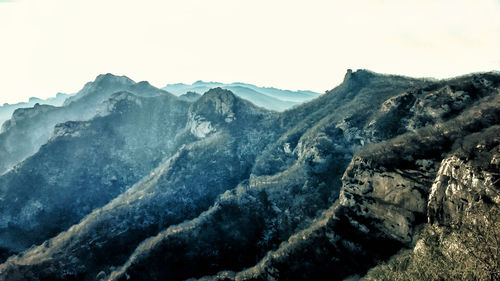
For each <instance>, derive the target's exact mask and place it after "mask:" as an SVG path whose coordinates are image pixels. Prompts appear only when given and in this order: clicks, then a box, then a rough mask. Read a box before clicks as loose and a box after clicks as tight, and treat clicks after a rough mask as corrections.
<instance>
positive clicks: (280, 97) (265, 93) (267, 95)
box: [163, 81, 319, 111]
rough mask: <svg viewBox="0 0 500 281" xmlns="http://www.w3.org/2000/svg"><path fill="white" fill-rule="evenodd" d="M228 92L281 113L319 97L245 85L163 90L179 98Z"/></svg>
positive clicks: (198, 84)
mask: <svg viewBox="0 0 500 281" xmlns="http://www.w3.org/2000/svg"><path fill="white" fill-rule="evenodd" d="M216 87H219V88H223V89H226V90H230V91H231V92H233V93H234V94H235V95H237V96H239V97H241V98H244V99H246V100H248V101H250V102H252V103H253V104H255V105H257V106H261V107H264V108H267V109H271V110H276V111H283V110H286V109H289V108H291V107H292V106H295V105H298V104H301V103H303V102H307V101H310V100H312V99H314V98H316V97H318V96H319V94H318V93H315V92H312V91H289V90H281V89H276V88H267V87H258V86H255V85H252V84H246V83H231V84H223V83H218V82H203V81H197V82H195V83H193V84H191V85H188V84H183V83H177V84H168V85H167V86H165V87H164V88H163V89H164V90H166V91H168V92H171V93H173V94H174V95H177V96H180V95H183V94H186V93H188V92H194V93H198V94H202V93H204V92H206V91H208V90H209V89H211V88H216Z"/></svg>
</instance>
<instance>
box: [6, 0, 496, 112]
mask: <svg viewBox="0 0 500 281" xmlns="http://www.w3.org/2000/svg"><path fill="white" fill-rule="evenodd" d="M347 68H352V69H358V68H366V69H370V70H373V71H376V72H382V73H397V74H404V75H410V76H417V77H436V78H444V77H451V76H455V75H460V74H465V73H470V72H477V71H488V70H499V69H500V1H499V0H473V1H472V0H444V1H440V0H419V1H402V0H364V1H362V0H353V1H345V0H342V1H333V0H325V1H319V0H307V1H306V0H304V1H293V0H282V1H281V0H280V1H273V0H248V1H243V0H211V1H208V0H182V1H181V0H179V1H153V0H141V1H139V0H136V1H126V0H125V1H124V0H116V1H115V0H110V1H106V0H80V1H72V0H59V1H58V0H19V1H12V0H10V1H6V0H0V104H3V103H4V102H9V103H14V102H18V101H24V100H27V98H28V97H31V96H37V97H44V98H45V97H50V96H55V94H56V93H57V92H66V93H74V92H76V91H78V90H79V89H80V88H81V87H82V86H83V85H84V83H85V82H87V81H90V80H93V79H94V78H95V76H97V75H98V74H100V73H107V72H111V73H114V74H120V75H127V76H129V77H130V78H132V79H134V80H136V81H141V80H148V81H149V82H150V83H152V84H153V85H155V86H157V87H162V86H164V85H165V84H167V83H175V82H185V83H192V82H194V81H196V80H205V81H220V82H236V81H239V82H249V83H254V84H257V85H261V86H274V87H279V88H286V89H311V90H315V91H319V92H324V91H325V90H327V89H331V88H333V87H334V86H336V85H337V84H339V83H340V82H341V81H342V79H343V76H344V74H345V71H346V69H347Z"/></svg>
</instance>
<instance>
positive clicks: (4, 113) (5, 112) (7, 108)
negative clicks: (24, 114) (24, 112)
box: [0, 93, 71, 125]
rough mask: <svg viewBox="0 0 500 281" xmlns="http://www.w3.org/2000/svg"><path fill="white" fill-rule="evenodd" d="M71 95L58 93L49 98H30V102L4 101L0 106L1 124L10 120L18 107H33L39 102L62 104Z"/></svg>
mask: <svg viewBox="0 0 500 281" xmlns="http://www.w3.org/2000/svg"><path fill="white" fill-rule="evenodd" d="M70 96H71V95H68V94H63V93H57V95H56V96H55V97H53V98H48V99H39V98H30V99H29V101H28V102H20V103H16V104H8V103H4V104H3V105H2V106H0V125H1V124H3V123H4V122H5V121H7V120H9V119H10V117H11V116H12V113H13V112H14V111H15V110H16V109H18V108H26V107H33V106H35V104H37V103H38V104H47V105H53V106H61V105H62V104H63V103H64V101H65V100H66V99H67V98H68V97H70Z"/></svg>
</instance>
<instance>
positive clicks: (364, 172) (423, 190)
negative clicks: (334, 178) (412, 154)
mask: <svg viewBox="0 0 500 281" xmlns="http://www.w3.org/2000/svg"><path fill="white" fill-rule="evenodd" d="M436 169H437V163H436V162H435V161H433V160H426V159H424V160H417V163H416V165H415V167H414V168H412V169H404V170H401V169H394V170H388V169H386V168H385V167H373V165H371V163H369V162H366V161H364V160H363V159H360V158H358V157H355V158H354V159H353V160H352V162H351V164H350V165H349V167H348V168H347V170H346V172H345V174H344V176H343V178H342V180H343V183H344V185H343V188H342V191H341V193H340V198H339V200H340V201H339V202H340V205H341V206H343V207H345V208H349V209H350V210H351V212H352V214H354V216H353V218H352V221H351V223H352V224H353V225H357V226H359V231H361V232H367V231H368V228H366V226H364V225H363V224H362V223H361V224H360V223H359V222H358V220H359V218H363V220H365V221H366V220H369V221H373V224H374V226H375V228H376V229H377V231H378V232H379V233H380V234H383V235H386V236H388V237H391V238H393V239H395V240H398V241H399V242H401V243H410V242H411V241H412V237H413V234H414V227H415V226H417V225H419V224H421V223H423V222H424V219H425V216H426V210H427V209H426V205H427V196H428V194H429V186H430V185H431V183H432V180H433V179H434V176H435V174H436V171H437V170H436Z"/></svg>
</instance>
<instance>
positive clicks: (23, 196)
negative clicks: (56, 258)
mask: <svg viewBox="0 0 500 281" xmlns="http://www.w3.org/2000/svg"><path fill="white" fill-rule="evenodd" d="M106 106H107V107H108V109H107V112H101V116H99V117H95V118H93V119H91V120H89V121H78V122H76V121H70V122H66V123H62V124H58V125H56V128H55V131H54V135H53V136H52V137H51V139H50V140H49V142H48V143H47V144H45V145H43V146H42V147H41V148H40V150H39V151H38V152H37V153H36V154H34V155H33V156H31V157H29V158H27V159H26V160H25V161H23V162H22V163H20V164H19V165H17V166H16V167H15V168H14V169H12V170H10V171H9V172H7V173H5V174H4V175H2V176H1V177H0V198H2V201H3V203H2V205H1V206H0V218H1V224H0V241H1V242H0V248H1V249H4V251H6V252H18V251H21V250H24V249H26V248H28V247H29V246H31V245H33V244H39V243H41V242H43V241H45V240H46V239H48V238H50V237H52V236H54V235H56V234H57V233H59V232H61V231H62V230H65V229H67V228H68V227H69V226H71V225H73V224H74V223H77V222H78V221H79V220H80V219H82V218H83V217H84V216H85V215H87V214H88V213H90V212H91V211H92V210H93V209H95V208H97V207H100V206H102V205H104V204H106V203H107V202H108V201H110V200H111V199H113V198H115V197H116V196H117V195H118V194H120V193H122V192H123V191H125V190H126V189H128V188H129V187H130V186H131V185H132V184H134V183H136V182H137V181H138V180H139V179H141V178H142V177H144V176H145V175H146V174H148V173H149V172H150V171H151V170H152V169H153V168H154V167H155V166H156V165H158V163H160V162H161V161H162V159H163V158H164V157H166V156H169V155H171V154H173V153H174V152H175V150H176V149H177V148H178V147H179V145H180V144H179V141H178V140H176V138H179V137H181V135H182V133H183V132H184V130H185V126H186V122H187V115H186V111H187V108H188V106H189V104H188V103H187V102H183V101H179V100H177V99H176V98H175V97H172V96H168V95H161V96H156V97H151V98H144V97H138V96H135V95H133V94H131V93H128V92H118V93H115V94H114V95H113V96H112V98H111V99H110V100H109V101H108V102H107V103H106ZM184 142H185V140H182V141H181V143H184ZM75 197H76V198H77V199H76V200H75Z"/></svg>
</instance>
